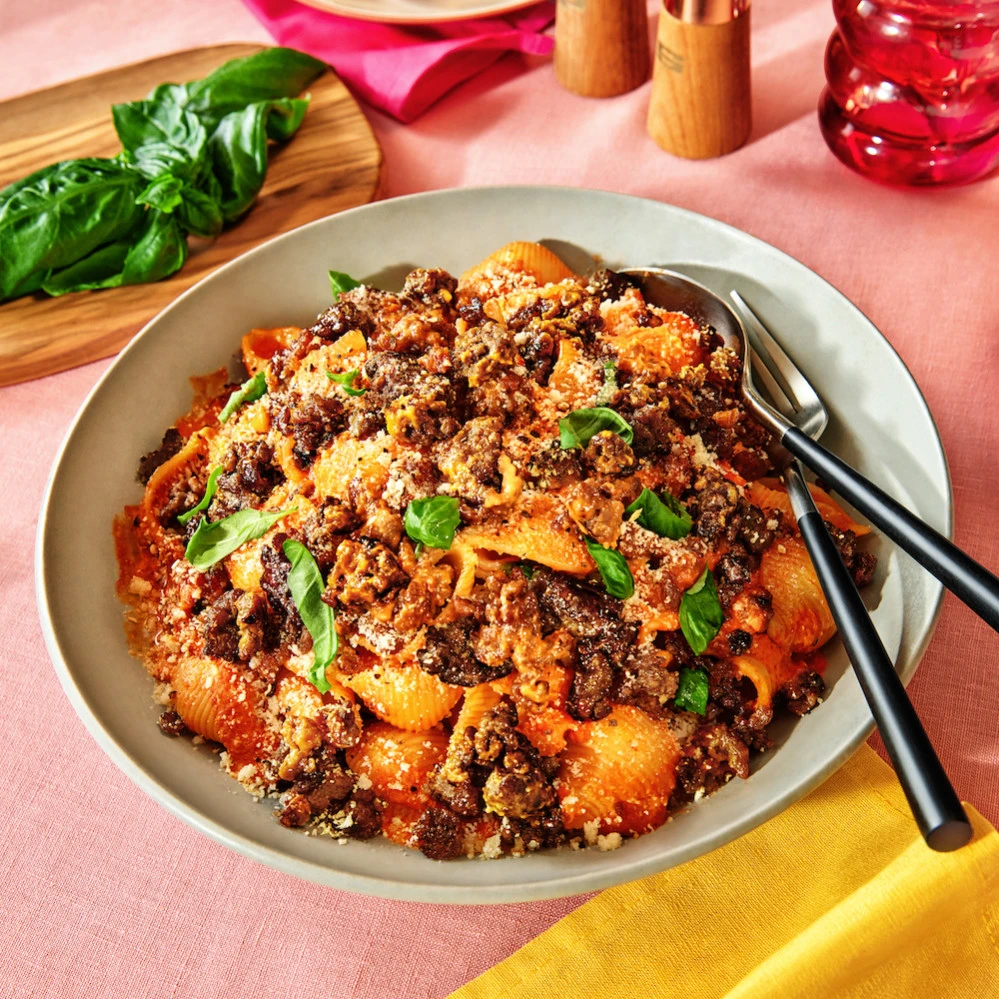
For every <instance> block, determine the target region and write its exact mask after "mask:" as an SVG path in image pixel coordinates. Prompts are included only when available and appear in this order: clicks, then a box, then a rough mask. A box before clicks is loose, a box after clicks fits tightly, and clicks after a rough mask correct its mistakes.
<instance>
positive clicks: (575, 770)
mask: <svg viewBox="0 0 999 999" xmlns="http://www.w3.org/2000/svg"><path fill="white" fill-rule="evenodd" d="M679 755H680V753H679V749H678V747H677V744H676V740H675V739H674V738H673V735H672V733H671V732H670V730H669V726H668V725H667V723H666V722H664V721H655V720H654V719H652V718H650V717H649V716H648V715H647V714H645V712H644V711H641V710H640V709H639V708H634V707H631V706H629V705H619V706H617V707H615V708H614V709H613V710H612V711H611V713H610V714H609V715H607V717H606V718H601V719H600V720H599V721H592V722H585V723H584V724H582V725H580V726H579V728H578V729H577V730H576V731H575V732H573V733H572V734H571V735H570V736H569V743H568V745H567V746H566V748H565V751H564V752H563V754H562V766H561V769H560V770H559V788H558V794H559V799H560V801H561V805H562V814H563V821H564V823H565V827H566V828H567V829H581V828H582V827H583V826H584V825H585V824H587V823H589V822H594V821H598V822H599V825H600V831H601V832H604V833H609V832H619V833H622V834H624V833H636V834H639V833H644V832H649V831H650V830H652V829H655V828H656V827H657V826H660V825H662V823H663V822H665V820H666V805H667V803H668V801H669V796H670V794H671V793H672V791H673V786H674V784H675V782H676V763H677V760H678V759H679Z"/></svg>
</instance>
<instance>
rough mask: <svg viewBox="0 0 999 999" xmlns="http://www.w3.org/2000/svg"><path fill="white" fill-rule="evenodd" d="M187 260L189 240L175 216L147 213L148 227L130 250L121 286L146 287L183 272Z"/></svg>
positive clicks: (123, 269) (126, 258)
mask: <svg viewBox="0 0 999 999" xmlns="http://www.w3.org/2000/svg"><path fill="white" fill-rule="evenodd" d="M185 260H187V238H186V237H185V235H184V232H183V230H182V229H181V228H180V224H179V223H178V222H177V219H176V218H174V217H173V215H167V214H166V213H164V212H157V211H152V212H147V213H146V225H145V228H144V229H143V231H142V234H141V236H140V237H139V239H138V241H137V242H136V243H135V245H134V246H133V247H132V248H131V249H130V250H129V251H128V255H127V256H126V257H125V264H124V266H123V267H122V271H121V284H146V283H147V282H150V281H159V280H160V279H161V278H165V277H168V276H169V275H170V274H173V272H174V271H177V270H180V268H181V267H183V266H184V261H185Z"/></svg>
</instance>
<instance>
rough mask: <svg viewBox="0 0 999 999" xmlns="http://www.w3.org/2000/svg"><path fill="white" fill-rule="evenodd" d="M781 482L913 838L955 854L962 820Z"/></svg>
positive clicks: (887, 669)
mask: <svg viewBox="0 0 999 999" xmlns="http://www.w3.org/2000/svg"><path fill="white" fill-rule="evenodd" d="M784 481H785V483H786V484H787V492H788V496H789V497H790V499H791V507H792V509H793V510H794V515H795V518H796V519H797V521H798V528H799V529H800V531H801V536H802V538H803V539H804V541H805V545H806V547H807V548H808V554H809V555H810V556H811V559H812V565H813V566H815V572H816V575H818V577H819V582H820V583H821V584H822V591H823V593H825V596H826V601H827V602H828V604H829V610H830V611H831V612H832V616H833V620H834V621H835V622H836V627H837V629H838V631H839V636H840V638H842V640H843V646H844V648H845V649H846V654H847V655H848V656H849V658H850V662H851V663H853V669H854V672H855V673H856V674H857V679H858V680H859V681H860V686H861V687H862V688H863V691H864V696H865V697H866V698H867V703H868V705H869V706H870V709H871V714H873V715H874V721H875V723H876V724H877V726H878V731H879V732H880V733H881V738H882V740H883V741H884V744H885V749H887V750H888V756H889V757H890V758H891V761H892V764H893V766H894V767H895V773H896V774H897V775H898V781H899V783H900V784H901V785H902V790H903V791H904V792H905V796H906V798H907V799H908V801H909V807H910V808H911V809H912V814H913V816H914V817H915V819H916V823H917V825H918V826H919V831H920V832H921V833H922V834H923V838H924V839H925V840H926V844H927V846H929V847H930V848H931V849H933V850H939V851H948V850H956V849H958V847H961V846H964V844H965V843H967V842H968V840H970V839H971V836H972V831H973V830H972V828H971V823H970V822H969V821H968V816H967V815H966V814H965V811H964V808H963V807H962V805H961V801H960V799H959V798H958V796H957V794H956V793H955V791H954V788H953V785H952V784H951V782H950V779H949V778H948V777H947V774H946V772H945V771H944V768H943V765H942V764H941V763H940V759H939V757H938V756H937V754H936V752H935V750H934V749H933V746H932V744H931V743H930V740H929V737H928V736H927V734H926V730H925V729H924V728H923V725H922V722H920V720H919V716H918V715H917V714H916V711H915V708H913V706H912V702H911V701H910V700H909V697H908V695H907V694H906V692H905V687H903V686H902V681H901V680H900V679H899V678H898V674H897V673H896V672H895V667H894V666H893V664H892V661H891V659H890V658H889V657H888V653H887V652H886V651H885V647H884V645H883V644H882V642H881V637H880V636H879V635H878V632H877V629H876V628H875V627H874V623H873V622H872V621H871V618H870V615H869V614H868V613H867V608H866V607H865V606H864V601H863V600H862V599H861V596H860V592H859V591H858V590H857V586H856V584H855V583H854V581H853V579H852V578H851V576H850V574H849V572H848V571H847V568H846V566H845V565H844V564H843V560H842V559H841V558H840V555H839V552H838V551H837V549H836V545H835V544H834V543H833V540H832V538H831V537H830V536H829V532H828V531H827V530H826V527H825V524H823V523H822V516H821V514H820V513H819V512H818V510H817V509H816V507H815V503H814V501H813V500H812V496H811V493H809V491H808V487H807V486H806V485H805V481H804V479H803V478H802V475H801V470H800V468H799V466H798V463H797V461H793V462H792V463H791V464H790V465H789V466H788V468H787V469H786V470H785V472H784Z"/></svg>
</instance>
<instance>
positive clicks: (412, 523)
mask: <svg viewBox="0 0 999 999" xmlns="http://www.w3.org/2000/svg"><path fill="white" fill-rule="evenodd" d="M402 522H403V525H404V526H405V528H406V533H407V534H408V535H409V536H410V537H411V538H412V539H413V540H414V541H422V542H423V543H424V544H425V545H427V547H429V548H443V549H445V550H447V549H448V548H450V547H451V543H452V542H453V541H454V532H455V531H456V530H457V529H458V525H459V524H460V523H461V514H460V513H459V511H458V501H457V500H456V499H455V498H454V497H453V496H428V497H426V499H415V500H413V502H412V503H410V504H409V506H408V507H406V515H405V516H404V517H403V520H402Z"/></svg>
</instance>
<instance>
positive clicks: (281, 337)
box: [241, 326, 302, 375]
mask: <svg viewBox="0 0 999 999" xmlns="http://www.w3.org/2000/svg"><path fill="white" fill-rule="evenodd" d="M301 335H302V330H301V328H300V327H298V326H279V327H277V328H276V329H253V330H250V332H249V333H247V334H246V335H245V336H244V337H243V340H242V344H241V346H242V350H243V364H245V365H246V370H247V371H249V373H250V374H251V375H255V374H256V373H257V372H258V371H263V370H264V368H266V367H267V365H268V364H269V363H270V360H271V358H272V357H273V356H274V355H275V354H276V353H277V352H278V351H279V350H284V349H285V348H286V347H290V346H291V345H292V344H293V343H294V342H295V341H296V340H297V339H298V338H299V337H300V336H301Z"/></svg>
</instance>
